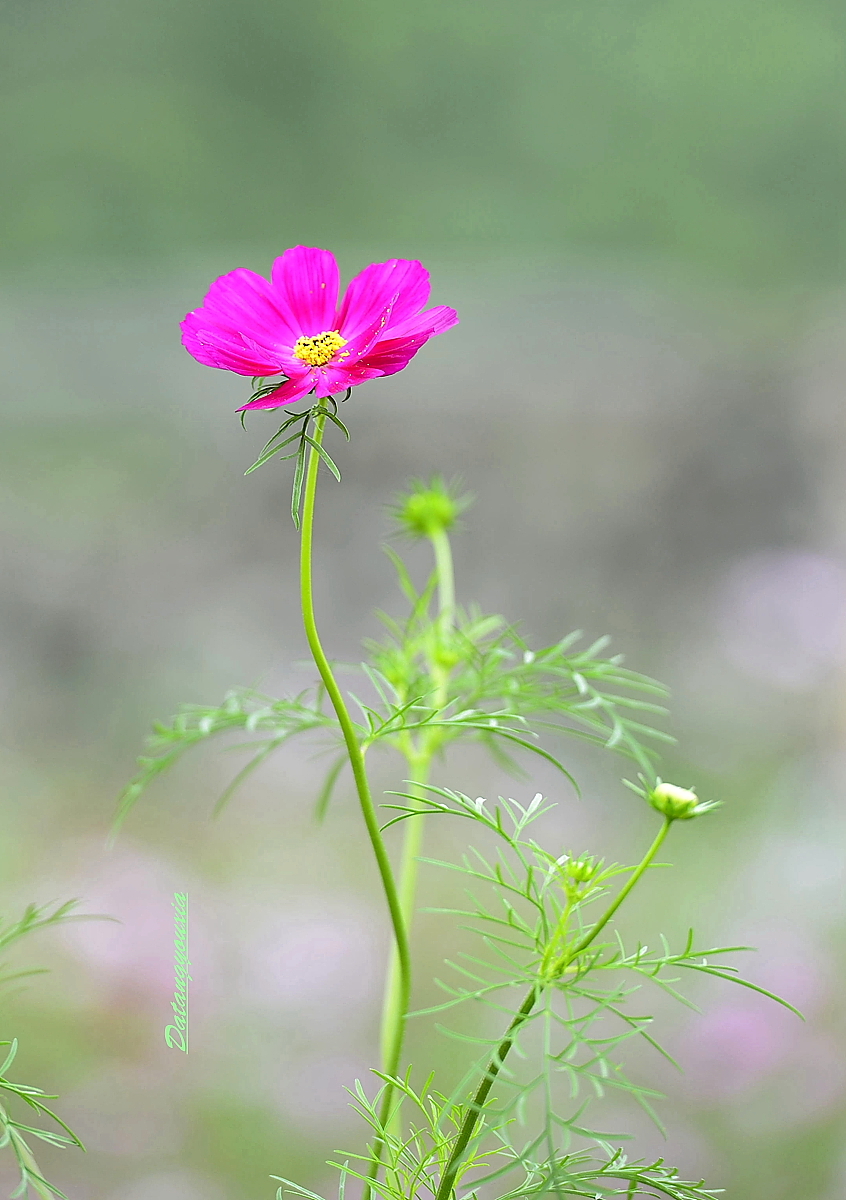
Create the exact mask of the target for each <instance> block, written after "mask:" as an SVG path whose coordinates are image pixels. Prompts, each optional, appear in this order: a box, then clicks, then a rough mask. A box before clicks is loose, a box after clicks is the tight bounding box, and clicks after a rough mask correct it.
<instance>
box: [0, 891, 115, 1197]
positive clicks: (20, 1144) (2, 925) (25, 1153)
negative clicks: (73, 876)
mask: <svg viewBox="0 0 846 1200" xmlns="http://www.w3.org/2000/svg"><path fill="white" fill-rule="evenodd" d="M78 903H79V902H78V901H77V900H68V901H66V902H65V903H64V904H59V905H57V906H56V907H54V908H53V907H51V906H50V905H37V904H29V905H27V907H26V909H25V910H24V912H23V915H22V916H20V917H18V918H17V919H13V920H10V921H4V920H2V919H0V954H3V953H4V952H5V951H6V950H8V949H9V947H10V946H12V945H13V944H14V943H15V942H17V941H19V940H20V939H21V938H23V937H27V936H28V935H29V934H32V933H35V932H37V931H38V930H40V929H47V928H49V927H51V926H55V925H59V924H64V923H66V922H67V921H84V920H97V919H102V918H97V917H94V916H92V915H90V914H85V913H77V912H75V911H74V910H75V908H76V906H77V904H78ZM39 974H43V971H42V970H41V969H39V968H30V969H27V970H22V971H9V970H8V969H7V968H6V967H5V964H2V965H0V986H2V985H4V984H9V983H12V982H13V981H16V980H19V979H22V978H25V977H26V976H29V975H39ZM0 1047H8V1048H9V1049H8V1052H7V1054H6V1057H5V1060H4V1062H3V1064H2V1065H0V1150H5V1149H8V1150H9V1151H10V1152H11V1153H12V1155H13V1156H14V1159H15V1162H16V1164H17V1169H18V1174H19V1183H18V1186H17V1188H16V1189H15V1191H14V1192H12V1200H15V1198H16V1197H21V1196H28V1195H29V1192H30V1189H32V1190H33V1191H34V1192H35V1193H36V1194H37V1195H39V1196H41V1197H43V1200H67V1198H66V1196H65V1194H64V1192H62V1191H60V1190H59V1189H58V1188H57V1187H56V1186H55V1185H54V1184H52V1183H49V1182H48V1181H47V1180H46V1179H45V1178H44V1175H43V1174H42V1172H41V1169H40V1168H39V1166H38V1163H37V1162H36V1159H35V1155H34V1153H33V1150H32V1146H31V1141H32V1139H33V1138H37V1139H38V1140H39V1141H42V1142H46V1143H47V1144H48V1145H51V1146H77V1147H79V1149H81V1150H84V1149H85V1147H84V1146H83V1145H82V1142H81V1141H80V1140H79V1138H78V1137H77V1136H76V1134H75V1133H74V1132H73V1131H72V1130H71V1129H69V1128H68V1126H67V1125H66V1124H65V1122H64V1121H63V1120H62V1119H61V1117H58V1116H57V1115H56V1114H55V1113H54V1112H53V1111H52V1109H50V1108H48V1107H47V1105H46V1104H45V1103H44V1101H45V1100H54V1099H55V1096H48V1095H46V1093H45V1092H43V1091H42V1090H41V1088H36V1087H31V1086H29V1085H27V1084H22V1083H13V1082H12V1080H10V1079H9V1078H8V1072H9V1070H10V1068H11V1066H12V1064H13V1063H14V1061H15V1057H16V1055H17V1052H18V1042H17V1039H16V1038H14V1039H12V1040H11V1041H9V1040H6V1041H0ZM13 1104H14V1105H15V1106H16V1107H18V1108H19V1107H20V1106H21V1105H23V1106H25V1107H26V1108H28V1109H30V1110H31V1112H32V1113H34V1114H35V1116H36V1117H37V1118H39V1119H43V1118H45V1117H46V1118H48V1119H49V1120H51V1121H53V1122H54V1123H55V1124H56V1125H57V1126H58V1127H59V1130H61V1132H58V1131H56V1130H50V1129H44V1128H41V1127H40V1126H39V1127H36V1126H34V1125H30V1124H28V1123H26V1122H24V1121H21V1120H19V1119H17V1117H16V1116H14V1115H13V1109H12V1107H11V1105H13Z"/></svg>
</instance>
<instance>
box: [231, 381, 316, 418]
mask: <svg viewBox="0 0 846 1200" xmlns="http://www.w3.org/2000/svg"><path fill="white" fill-rule="evenodd" d="M313 374H314V372H313V371H306V373H305V375H301V376H300V377H299V378H297V379H288V380H286V382H285V383H283V384H280V386H279V387H278V388H277V389H276V391H275V392H271V393H270V395H269V396H262V397H261V399H260V400H251V401H250V402H249V404H242V405H241V407H240V408H239V409H238V410H237V411H238V412H246V410H247V409H250V408H282V407H283V406H284V405H286V404H296V402H297V401H298V400H300V399H301V398H302V397H303V396H307V395H308V393H309V392H310V391H311V389H312V388H313V387H314V379H313Z"/></svg>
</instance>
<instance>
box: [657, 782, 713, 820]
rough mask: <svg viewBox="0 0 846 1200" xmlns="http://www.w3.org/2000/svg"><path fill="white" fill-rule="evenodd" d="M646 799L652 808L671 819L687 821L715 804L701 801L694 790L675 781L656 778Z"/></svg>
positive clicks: (707, 810)
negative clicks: (669, 781)
mask: <svg viewBox="0 0 846 1200" xmlns="http://www.w3.org/2000/svg"><path fill="white" fill-rule="evenodd" d="M647 800H648V801H649V803H650V804H651V805H652V807H653V808H657V810H658V812H660V813H663V814H664V816H665V817H668V818H669V819H670V820H671V821H689V820H690V818H691V817H698V816H699V815H700V814H701V813H705V812H709V811H710V810H711V809H712V808H716V807H717V805H716V803H714V802H713V801H712V802H710V803H702V802H700V800H699V797H698V796H697V795H696V792H694V791H691V790H690V789H689V788H683V787H678V786H677V785H676V784H675V783H664V782H662V780H660V779H658V780H656V783H655V787H654V788H652V790H651V791H650V792H649V793H648V794H647Z"/></svg>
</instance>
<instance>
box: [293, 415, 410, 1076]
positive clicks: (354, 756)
mask: <svg viewBox="0 0 846 1200" xmlns="http://www.w3.org/2000/svg"><path fill="white" fill-rule="evenodd" d="M325 424H326V414H325V412H319V413H318V415H317V417H316V419H315V423H314V441H315V442H316V444H317V445H318V446H320V445H321V444H322V441H323V429H324V426H325ZM319 466H320V455H319V453H318V451H317V450H316V449H315V447H314V446H312V447H311V449H310V451H309V458H308V469H307V471H306V479H305V489H304V493H303V520H302V530H301V536H300V600H301V603H302V611H303V626H304V628H305V635H306V638H307V640H308V645H309V649H310V650H311V653H312V656H313V658H314V661H315V664H316V666H317V669H318V671H319V672H320V678H321V679H322V680H323V684H324V686H325V688H326V693H327V695H328V696H329V699H330V700H331V702H332V707H333V708H334V709H335V713H336V715H337V717H338V723H339V725H340V726H341V732H342V733H343V735H344V744H345V745H346V748H347V754H348V756H349V760H350V766H351V767H352V773H353V779H354V780H355V788H356V792H357V793H358V801H359V804H360V806H361V813H362V816H363V817H364V824H365V827H366V829H367V835H368V837H369V838H370V845H371V846H372V848H373V854H374V856H375V858H376V865H377V867H378V869H379V875H380V877H381V880H382V887H383V889H384V892H385V898H386V900H387V902H388V911H389V913H390V918H391V925H392V927H393V933H394V945H395V948H396V957H397V964H398V966H397V1005H398V1006H399V1007H400V1008H401V1010H402V1012H403V1013H405V1012H406V1011H407V1010H408V1001H409V997H410V995H411V954H410V951H409V945H408V933H407V929H406V921H405V917H404V914H403V906H402V902H401V899H400V895H399V892H398V890H397V885H396V881H395V879H394V874H393V871H392V869H391V862H390V859H389V858H388V851H387V849H386V847H385V843H384V841H383V840H382V834H381V832H380V830H379V821H378V818H377V816H376V809H375V806H374V804H373V798H372V796H371V794H370V784H369V782H368V779H367V770H366V768H365V765H364V754H363V753H362V749H361V746H360V745H359V741H358V738H357V737H356V732H355V727H354V726H353V723H352V719H351V718H350V714H349V711H348V709H347V706H346V703H345V702H344V697H343V695H342V694H341V689H340V688H339V687H338V684H337V682H336V680H335V676H334V675H333V673H332V668H331V667H330V665H329V660H328V659H327V657H326V654H325V653H324V650H323V646H322V645H321V642H320V637H319V635H318V632H317V624H316V622H315V619H314V599H313V594H312V537H313V532H314V499H315V495H316V492H317V473H318V467H319ZM401 1050H402V1024H401V1023H400V1024H399V1026H398V1028H397V1029H396V1030H395V1031H394V1034H393V1041H392V1043H391V1045H390V1046H389V1047H388V1048H387V1053H386V1056H385V1059H384V1062H383V1068H384V1070H385V1071H386V1072H387V1073H388V1074H390V1075H393V1074H396V1072H397V1069H398V1067H399V1056H400V1053H401Z"/></svg>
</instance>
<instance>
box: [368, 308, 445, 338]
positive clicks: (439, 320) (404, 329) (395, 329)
mask: <svg viewBox="0 0 846 1200" xmlns="http://www.w3.org/2000/svg"><path fill="white" fill-rule="evenodd" d="M457 324H458V313H457V312H456V311H455V309H454V308H447V306H446V305H445V304H438V305H436V306H435V308H427V309H426V311H425V312H422V313H418V315H417V316H416V317H408V318H406V319H405V320H402V321H397V320H396V318H395V317H394V316H392V317H391V319H390V321H389V322H388V324H387V327H386V329H385V335H386V336H387V337H391V338H397V337H410V336H416V335H417V334H419V333H424V332H426V331H428V333H429V335H430V336H432V335H434V334H438V333H445V332H446V330H447V329H452V327H453V325H457Z"/></svg>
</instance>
